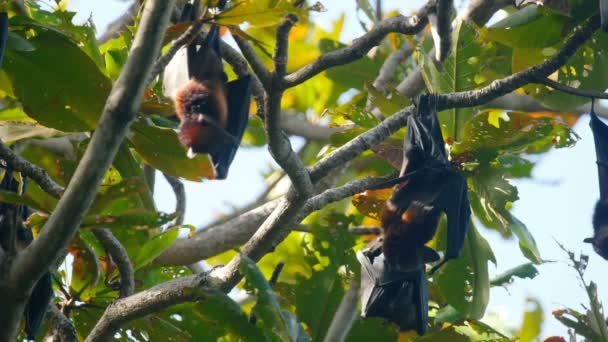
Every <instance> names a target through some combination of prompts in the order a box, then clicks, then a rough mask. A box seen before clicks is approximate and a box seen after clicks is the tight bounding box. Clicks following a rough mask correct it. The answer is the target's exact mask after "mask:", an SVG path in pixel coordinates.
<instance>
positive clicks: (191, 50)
mask: <svg viewBox="0 0 608 342" xmlns="http://www.w3.org/2000/svg"><path fill="white" fill-rule="evenodd" d="M195 12H196V11H195V9H194V7H193V5H192V4H190V3H188V4H186V6H185V7H184V11H183V13H182V20H193V19H194V18H195ZM187 60H188V62H187V64H188V77H189V80H188V81H187V82H186V84H185V85H183V86H182V87H181V88H180V89H179V90H178V91H177V93H176V94H175V112H176V114H177V116H178V118H179V119H180V125H179V139H180V141H181V143H182V144H183V145H184V146H185V147H186V148H187V149H188V156H189V157H194V155H195V154H197V153H208V154H210V155H211V158H212V160H213V164H214V167H215V171H216V179H225V178H226V177H227V175H228V169H229V168H230V164H231V163H232V160H233V159H234V156H235V154H236V151H237V149H238V148H239V145H240V143H241V139H242V138H243V134H244V133H245V129H246V128H247V124H248V121H249V104H250V100H251V93H250V89H249V88H250V81H251V79H250V76H246V77H242V78H240V79H238V80H235V81H232V82H228V78H227V76H226V74H225V73H224V67H223V64H222V57H221V50H220V36H219V27H218V26H217V25H213V26H212V27H211V29H210V30H209V32H208V33H207V36H206V37H205V40H204V41H203V42H202V44H200V46H197V43H196V41H194V42H192V43H190V44H189V45H188V46H187Z"/></svg>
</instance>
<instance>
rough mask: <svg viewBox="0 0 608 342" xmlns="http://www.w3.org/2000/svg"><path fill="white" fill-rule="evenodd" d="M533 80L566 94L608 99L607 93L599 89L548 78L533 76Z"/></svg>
mask: <svg viewBox="0 0 608 342" xmlns="http://www.w3.org/2000/svg"><path fill="white" fill-rule="evenodd" d="M534 82H535V83H539V84H544V85H546V86H549V87H551V88H553V89H555V90H559V91H562V92H564V93H567V94H572V95H576V96H582V97H588V98H595V99H608V93H604V92H601V91H595V90H587V89H578V88H572V87H569V86H567V85H565V84H561V83H559V82H555V81H553V80H551V79H548V78H535V80H534Z"/></svg>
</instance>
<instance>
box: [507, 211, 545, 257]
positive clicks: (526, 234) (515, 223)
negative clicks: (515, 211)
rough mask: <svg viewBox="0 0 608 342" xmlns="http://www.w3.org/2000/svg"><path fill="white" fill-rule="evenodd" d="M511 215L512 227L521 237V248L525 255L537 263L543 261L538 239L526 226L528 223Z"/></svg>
mask: <svg viewBox="0 0 608 342" xmlns="http://www.w3.org/2000/svg"><path fill="white" fill-rule="evenodd" d="M510 216H511V224H510V226H509V227H510V229H511V231H512V232H513V233H515V236H517V238H518V239H519V249H520V250H521V252H522V253H523V255H524V256H525V257H526V258H528V260H530V261H532V262H533V263H535V264H540V263H542V262H543V258H542V257H541V256H540V251H539V250H538V246H537V245H536V240H534V237H533V236H532V234H531V233H530V231H529V230H528V228H527V227H526V225H525V224H524V223H523V222H521V221H520V220H518V219H517V217H515V216H513V215H510Z"/></svg>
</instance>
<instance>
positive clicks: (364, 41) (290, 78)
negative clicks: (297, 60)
mask: <svg viewBox="0 0 608 342" xmlns="http://www.w3.org/2000/svg"><path fill="white" fill-rule="evenodd" d="M434 6H435V3H434V1H429V2H428V3H427V4H426V5H424V6H423V7H422V8H421V9H420V10H419V11H418V14H417V15H414V16H411V17H404V16H401V15H399V16H396V17H393V18H388V19H385V20H382V21H381V22H379V23H378V24H377V25H376V26H374V28H373V29H371V30H370V31H369V32H368V33H366V34H364V35H363V36H361V37H359V38H357V39H355V40H354V41H353V44H352V45H350V46H347V47H345V48H342V49H338V50H334V51H331V52H328V53H326V54H324V55H322V56H320V57H319V58H318V59H317V60H316V61H314V62H312V63H310V64H308V65H306V66H304V67H302V68H300V69H298V70H296V71H294V72H292V73H291V74H289V75H287V76H285V81H284V86H285V88H290V87H294V86H296V85H298V84H300V83H302V82H305V81H306V80H308V79H310V78H311V77H313V76H315V75H317V74H319V73H320V72H322V71H324V70H327V69H329V68H331V67H335V66H338V65H344V64H348V63H350V62H353V61H355V60H357V59H360V58H361V57H363V56H365V54H366V53H367V52H368V51H369V50H370V49H371V48H373V47H374V46H376V45H378V44H379V43H380V41H382V39H384V37H386V35H387V34H389V33H391V32H397V33H403V34H414V33H418V32H419V31H421V30H422V29H423V28H424V27H425V26H426V24H427V15H428V14H429V13H430V11H431V10H432V9H433V8H434Z"/></svg>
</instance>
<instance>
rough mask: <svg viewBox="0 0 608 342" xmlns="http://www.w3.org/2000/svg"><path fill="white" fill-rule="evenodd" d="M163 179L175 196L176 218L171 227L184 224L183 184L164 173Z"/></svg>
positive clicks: (184, 202)
mask: <svg viewBox="0 0 608 342" xmlns="http://www.w3.org/2000/svg"><path fill="white" fill-rule="evenodd" d="M164 176H165V179H166V180H167V183H169V185H171V188H172V189H173V193H174V194H175V213H176V214H177V216H176V217H175V219H174V220H173V221H172V222H171V224H170V225H171V226H179V225H181V224H183V223H184V216H185V215H186V190H185V188H184V183H182V181H180V180H179V179H177V178H175V177H173V176H169V175H168V174H166V173H164Z"/></svg>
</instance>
